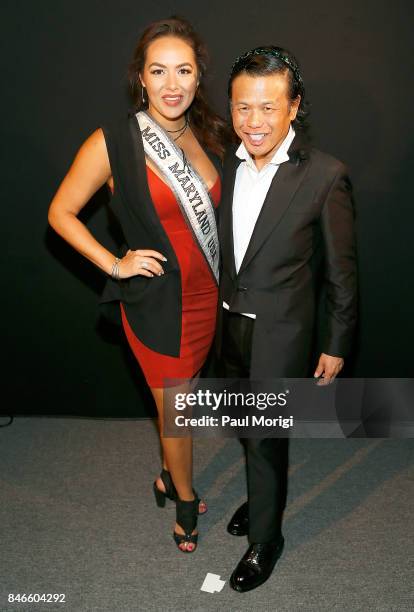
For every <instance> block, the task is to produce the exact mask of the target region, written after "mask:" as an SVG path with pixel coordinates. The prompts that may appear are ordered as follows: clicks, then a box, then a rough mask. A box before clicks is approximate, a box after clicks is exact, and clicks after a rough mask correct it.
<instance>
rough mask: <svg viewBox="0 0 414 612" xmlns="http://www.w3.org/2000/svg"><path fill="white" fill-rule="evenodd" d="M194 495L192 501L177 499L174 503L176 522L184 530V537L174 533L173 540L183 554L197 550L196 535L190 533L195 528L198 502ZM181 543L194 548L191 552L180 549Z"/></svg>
mask: <svg viewBox="0 0 414 612" xmlns="http://www.w3.org/2000/svg"><path fill="white" fill-rule="evenodd" d="M194 495H195V497H194V499H193V500H192V501H183V500H182V499H179V498H177V501H176V522H177V524H178V525H180V527H182V528H183V529H184V535H182V534H181V533H177V532H176V531H174V532H173V538H174V540H175V543H176V544H177V548H178V550H180V551H181V552H184V553H192V552H194V551H195V549H196V548H197V541H198V533H195V534H194V535H193V534H192V532H193V531H194V529H195V528H196V526H197V516H198V505H199V503H200V500H199V498H198V495H197V493H194ZM183 542H189V543H191V544H194V548H193V549H192V550H188V548H184V549H183V548H180V544H183Z"/></svg>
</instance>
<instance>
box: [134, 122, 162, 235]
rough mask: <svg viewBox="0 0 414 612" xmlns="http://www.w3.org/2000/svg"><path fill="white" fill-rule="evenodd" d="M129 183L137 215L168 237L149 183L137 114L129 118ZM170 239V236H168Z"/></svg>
mask: <svg viewBox="0 0 414 612" xmlns="http://www.w3.org/2000/svg"><path fill="white" fill-rule="evenodd" d="M128 145H129V147H128V155H129V163H128V164H127V172H128V175H129V176H128V185H130V186H131V195H130V204H131V208H132V211H133V213H134V214H135V215H137V216H138V217H139V218H140V219H141V221H142V222H143V223H144V224H145V226H146V227H147V229H148V230H150V231H151V232H154V231H155V232H156V233H157V234H159V233H160V232H161V233H162V234H163V235H164V237H165V238H167V236H166V234H165V232H164V229H163V227H162V225H161V223H160V220H159V218H158V215H157V211H156V210H155V207H154V204H153V202H152V198H151V193H150V190H149V185H148V177H147V166H146V162H145V152H144V145H143V144H142V137H141V133H140V130H139V125H138V122H137V120H136V117H135V115H133V116H131V117H130V118H129V124H128ZM167 239H168V238H167Z"/></svg>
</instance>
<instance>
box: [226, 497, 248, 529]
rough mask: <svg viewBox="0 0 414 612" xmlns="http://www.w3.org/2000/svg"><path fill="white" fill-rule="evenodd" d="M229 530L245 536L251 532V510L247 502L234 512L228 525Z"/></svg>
mask: <svg viewBox="0 0 414 612" xmlns="http://www.w3.org/2000/svg"><path fill="white" fill-rule="evenodd" d="M227 531H228V532H229V533H231V535H234V536H244V535H247V534H248V532H249V512H248V508H247V502H244V504H242V505H241V506H240V508H238V509H237V510H236V512H235V513H234V514H233V516H232V518H231V520H230V523H229V524H228V525H227Z"/></svg>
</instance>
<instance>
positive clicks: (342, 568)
mask: <svg viewBox="0 0 414 612" xmlns="http://www.w3.org/2000/svg"><path fill="white" fill-rule="evenodd" d="M413 451H414V441H413V440H381V439H377V440H375V439H371V440H361V439H355V440H340V439H333V440H292V442H291V452H290V479H289V487H290V488H289V498H288V507H287V512H286V517H285V522H284V533H285V538H286V548H285V553H284V555H283V557H282V558H281V560H280V561H279V563H278V565H277V568H276V570H275V572H274V574H273V575H272V577H271V578H270V579H269V581H268V582H267V583H266V584H264V585H263V586H262V587H260V588H259V589H256V590H255V591H251V592H250V593H244V594H238V593H235V592H234V591H233V590H232V589H231V588H230V587H229V586H228V578H229V575H230V573H231V571H232V569H233V566H234V565H235V563H236V562H237V561H238V560H239V558H240V557H241V555H242V554H243V553H244V551H245V549H246V540H245V538H234V537H231V536H230V535H228V534H227V533H226V531H225V526H226V523H227V521H228V519H229V518H230V516H231V513H232V511H233V510H234V509H235V508H236V507H237V506H238V504H239V503H240V502H241V501H242V500H243V499H244V497H245V488H244V487H245V485H244V466H243V461H242V455H241V448H240V445H239V444H238V442H237V441H236V440H212V439H210V440H206V439H204V440H196V444H195V459H196V464H195V474H196V487H197V489H198V490H199V491H200V492H202V493H203V496H204V497H205V499H206V500H207V502H208V504H209V512H208V513H207V514H206V515H205V516H204V517H202V518H200V521H199V529H200V532H201V536H200V542H199V547H198V549H197V551H196V552H195V553H194V554H192V555H184V554H182V553H180V552H179V551H178V550H177V549H176V548H175V544H174V543H173V540H172V537H171V530H172V525H173V521H174V506H173V505H172V503H169V505H168V507H167V508H164V509H158V508H157V507H156V506H155V503H154V499H153V496H152V491H151V483H152V480H153V478H154V476H155V475H156V473H157V471H158V469H159V459H158V444H157V438H156V432H155V428H154V426H153V423H152V422H151V421H137V420H131V421H120V420H119V421H118V420H109V421H103V420H93V419H75V418H74V419H71V418H66V419H62V418H21V417H20V418H16V419H15V421H14V423H13V424H12V425H11V426H10V427H6V428H2V429H0V460H1V488H0V503H1V507H0V512H1V516H0V530H1V558H0V610H1V612H3V611H5V612H8V611H15V610H38V611H39V612H43V610H50V611H54V610H63V609H64V610H66V611H70V612H72V611H74V612H83V611H92V610H96V611H100V612H101V611H111V612H114V611H118V610H119V611H128V612H133V611H135V610H143V611H144V610H145V611H147V610H148V611H152V610H156V611H164V610H165V611H170V610H171V611H174V610H191V611H195V610H203V611H204V610H205V611H210V610H211V611H216V610H217V611H218V610H226V611H228V612H229V611H237V612H239V611H244V610H246V611H247V610H249V611H250V610H263V611H267V610H269V611H270V610H272V611H274V610H276V611H280V612H283V611H288V612H292V611H294V612H296V611H306V612H313V611H315V612H316V611H317V612H322V611H336V610H341V611H344V612H345V611H346V612H354V611H355V612H356V611H359V610H360V611H364V612H367V611H370V610H375V611H377V610H378V611H400V610H401V611H405V610H407V611H408V610H413V609H414V604H413V602H414V594H413V583H414V580H413V575H414V544H413V536H414V525H413V522H414V521H413V501H414V466H413V456H414V452H413ZM207 572H212V573H215V574H218V575H220V576H221V578H222V579H224V580H226V584H225V586H224V588H223V590H222V591H221V592H220V593H214V594H209V593H205V592H201V591H200V587H201V584H202V582H203V580H204V578H205V576H206V573H207ZM9 593H26V594H28V593H64V594H65V596H66V603H65V604H60V605H56V604H52V603H48V604H45V603H43V604H42V603H38V604H32V605H29V604H27V603H26V604H22V603H20V604H19V603H14V604H11V603H8V594H9Z"/></svg>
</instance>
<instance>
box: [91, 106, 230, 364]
mask: <svg viewBox="0 0 414 612" xmlns="http://www.w3.org/2000/svg"><path fill="white" fill-rule="evenodd" d="M101 127H102V130H103V133H104V136H105V142H106V146H107V150H108V155H109V161H110V165H111V172H112V175H113V178H114V193H113V195H112V197H111V200H110V202H109V207H110V209H111V211H112V213H113V215H114V216H115V217H116V219H117V220H118V222H119V225H120V227H121V230H122V233H123V237H124V243H123V244H122V245H121V247H120V249H119V251H118V253H117V255H118V257H122V256H123V255H125V253H126V252H127V250H128V249H131V250H136V249H153V250H155V251H159V252H160V253H162V254H163V255H164V256H165V257H166V258H167V261H166V262H163V263H162V266H163V269H164V271H165V274H164V275H162V276H154V277H153V278H149V277H145V276H140V275H137V276H132V277H131V278H127V279H121V280H119V281H116V280H114V279H112V278H111V277H110V276H108V278H107V280H106V283H105V286H104V288H103V292H102V294H101V296H100V298H99V307H100V311H101V313H102V314H103V315H104V316H105V317H106V318H108V319H110V320H111V321H115V322H117V323H121V318H120V308H119V302H120V301H121V302H122V303H123V306H124V308H125V312H126V315H127V319H128V323H129V324H130V326H131V328H132V330H133V332H134V333H135V335H136V336H137V337H138V338H139V339H140V340H141V341H142V342H143V343H144V344H145V345H146V346H148V347H149V348H150V349H152V350H154V351H157V352H159V353H163V354H165V355H171V356H173V357H178V356H179V354H180V341H181V274H180V267H179V264H178V261H177V258H176V255H175V252H174V249H173V247H172V245H171V242H170V240H169V238H168V236H167V234H166V232H165V230H164V228H163V226H162V224H161V221H160V219H159V217H158V214H157V211H156V209H155V207H154V204H153V202H152V198H151V194H150V191H149V186H148V180H147V171H146V164H145V152H144V147H143V143H142V137H141V133H140V131H139V126H138V122H137V120H136V118H135V115H132V116H131V115H130V116H125V117H121V118H120V119H118V120H115V121H109V122H107V123H106V124H105V125H102V126H101ZM206 154H207V155H208V156H209V158H210V159H211V161H212V162H213V163H214V165H215V167H216V169H217V171H218V172H219V174H220V175H221V173H222V165H221V162H220V159H219V158H218V157H217V156H216V155H214V154H213V153H211V152H209V151H206ZM177 206H178V204H177Z"/></svg>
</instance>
